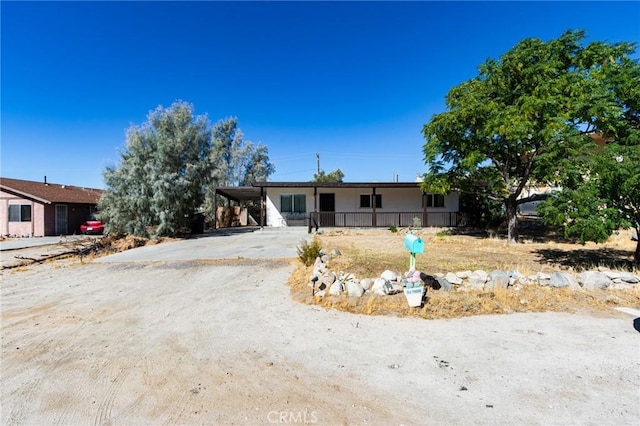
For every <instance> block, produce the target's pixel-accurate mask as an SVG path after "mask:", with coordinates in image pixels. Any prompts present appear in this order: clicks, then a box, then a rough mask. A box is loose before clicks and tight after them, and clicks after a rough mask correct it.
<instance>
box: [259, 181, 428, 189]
mask: <svg viewBox="0 0 640 426" xmlns="http://www.w3.org/2000/svg"><path fill="white" fill-rule="evenodd" d="M253 186H255V187H258V188H260V187H263V188H418V187H419V186H420V183H418V182H254V183H253Z"/></svg>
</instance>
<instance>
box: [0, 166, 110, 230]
mask: <svg viewBox="0 0 640 426" xmlns="http://www.w3.org/2000/svg"><path fill="white" fill-rule="evenodd" d="M103 192H104V191H103V190H101V189H94V188H81V187H78V186H72V185H60V184H56V183H47V181H46V178H45V181H44V182H33V181H28V180H20V179H10V178H0V235H3V236H4V235H11V236H32V237H42V236H55V235H70V234H79V233H80V225H81V224H82V223H83V222H84V221H85V220H86V219H87V217H88V216H89V215H90V214H92V213H93V212H94V211H95V210H96V204H97V203H98V200H99V199H100V196H101V195H102V193H103Z"/></svg>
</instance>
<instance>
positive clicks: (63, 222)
mask: <svg viewBox="0 0 640 426" xmlns="http://www.w3.org/2000/svg"><path fill="white" fill-rule="evenodd" d="M66 234H67V206H66V204H56V235H66Z"/></svg>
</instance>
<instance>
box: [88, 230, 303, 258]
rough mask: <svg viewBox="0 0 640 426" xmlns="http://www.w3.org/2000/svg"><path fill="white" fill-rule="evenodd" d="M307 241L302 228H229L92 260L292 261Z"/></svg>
mask: <svg viewBox="0 0 640 426" xmlns="http://www.w3.org/2000/svg"><path fill="white" fill-rule="evenodd" d="M303 240H307V241H309V240H311V235H309V234H308V233H307V228H306V227H291V228H264V229H259V228H231V229H223V230H218V231H214V232H211V233H209V234H205V235H202V236H199V237H196V238H191V239H188V240H181V241H175V242H165V243H162V244H158V245H153V246H145V247H139V248H136V249H132V250H127V251H124V252H121V253H116V254H112V255H110V256H105V257H101V258H98V259H95V260H94V261H95V262H100V263H110V262H149V261H170V260H205V259H239V258H244V259H247V258H262V259H264V258H272V259H280V258H294V257H296V256H297V252H296V247H298V246H300V244H301V242H302V241H303Z"/></svg>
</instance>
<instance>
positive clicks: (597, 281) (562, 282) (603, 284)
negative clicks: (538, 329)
mask: <svg viewBox="0 0 640 426" xmlns="http://www.w3.org/2000/svg"><path fill="white" fill-rule="evenodd" d="M339 255H340V252H339V251H338V250H332V251H331V253H330V254H322V256H321V257H318V258H317V259H316V261H315V263H314V266H313V273H312V275H311V277H310V282H309V285H310V286H311V287H312V288H313V290H312V294H313V295H315V296H325V295H327V294H329V295H333V296H339V295H341V294H342V293H346V294H347V295H348V296H352V297H362V295H363V294H364V293H365V292H373V293H376V294H380V295H389V294H395V293H398V292H401V291H402V290H403V289H404V288H405V287H407V288H409V287H412V286H413V283H411V282H410V281H407V280H406V279H404V277H403V276H402V275H400V274H398V273H396V272H394V271H389V270H386V271H384V272H383V273H382V274H381V275H380V277H377V278H364V279H358V278H357V277H356V276H355V275H354V274H352V273H344V272H339V273H338V274H336V273H335V272H332V271H330V270H329V268H328V262H329V261H330V260H331V258H332V257H335V256H339ZM405 275H409V276H413V275H414V273H413V272H412V273H411V274H408V273H407V274H405ZM421 281H422V282H423V283H424V284H425V285H427V286H431V287H433V288H435V289H439V288H441V289H443V290H449V291H451V290H455V291H468V290H491V289H495V288H503V289H507V288H514V289H519V288H522V287H523V286H528V285H540V286H545V287H554V288H569V289H571V290H580V289H585V290H595V289H611V290H627V289H633V288H640V277H639V276H638V275H635V274H633V273H631V272H620V271H612V270H609V269H606V268H599V269H598V270H595V271H585V272H581V273H577V274H574V273H570V272H552V273H550V274H548V273H544V272H538V273H536V274H532V275H528V276H525V275H523V274H521V273H520V272H518V271H516V270H511V271H500V270H494V271H491V272H486V271H483V270H476V271H459V272H447V273H446V274H445V273H434V274H433V275H427V274H424V273H422V274H421ZM436 282H437V284H436Z"/></svg>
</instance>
